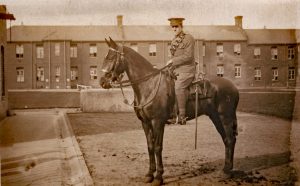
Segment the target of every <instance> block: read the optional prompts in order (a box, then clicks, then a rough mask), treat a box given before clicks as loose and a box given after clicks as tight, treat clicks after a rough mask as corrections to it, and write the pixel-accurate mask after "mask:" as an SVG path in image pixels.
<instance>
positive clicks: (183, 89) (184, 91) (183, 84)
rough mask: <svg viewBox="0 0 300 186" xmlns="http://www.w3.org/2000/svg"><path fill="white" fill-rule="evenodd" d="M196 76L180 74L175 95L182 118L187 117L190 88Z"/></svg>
mask: <svg viewBox="0 0 300 186" xmlns="http://www.w3.org/2000/svg"><path fill="white" fill-rule="evenodd" d="M194 76H195V75H194V74H193V73H179V75H178V76H177V80H176V81H175V94H176V99H177V104H178V110H179V116H180V117H185V108H186V101H187V97H188V94H189V91H188V87H189V85H190V84H191V83H192V81H193V80H194Z"/></svg>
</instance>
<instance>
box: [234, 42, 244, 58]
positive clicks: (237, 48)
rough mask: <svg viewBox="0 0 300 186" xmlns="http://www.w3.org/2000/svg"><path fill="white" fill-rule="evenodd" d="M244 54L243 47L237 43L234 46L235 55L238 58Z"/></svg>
mask: <svg viewBox="0 0 300 186" xmlns="http://www.w3.org/2000/svg"><path fill="white" fill-rule="evenodd" d="M241 52H242V46H241V43H235V44H234V45H233V53H234V54H235V55H237V56H239V55H241Z"/></svg>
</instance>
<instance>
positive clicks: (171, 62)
mask: <svg viewBox="0 0 300 186" xmlns="http://www.w3.org/2000/svg"><path fill="white" fill-rule="evenodd" d="M172 65H173V61H172V59H170V60H169V61H168V62H167V66H169V67H170V66H172Z"/></svg>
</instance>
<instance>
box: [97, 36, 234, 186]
mask: <svg viewBox="0 0 300 186" xmlns="http://www.w3.org/2000/svg"><path fill="white" fill-rule="evenodd" d="M105 41H106V43H107V44H108V47H109V51H108V53H107V55H106V57H105V59H104V61H103V67H102V71H103V72H104V73H105V74H104V76H103V77H102V78H101V81H100V84H101V86H102V87H103V88H111V83H112V82H117V83H118V82H119V83H120V81H121V78H122V77H123V75H122V74H123V73H126V74H127V76H128V81H127V83H130V85H131V86H132V88H133V91H134V110H135V113H136V115H137V117H138V118H139V119H140V120H141V122H142V126H143V129H144V132H145V135H146V139H147V145H148V153H149V160H150V166H149V171H148V173H147V174H146V176H145V182H148V183H149V182H152V184H153V185H161V184H162V183H163V178H162V175H163V172H164V168H163V162H162V150H163V135H164V127H165V123H166V122H167V120H168V119H169V117H170V114H171V113H172V111H173V108H174V104H175V91H174V80H173V79H172V78H171V77H170V76H169V74H168V73H167V72H165V71H163V70H158V69H156V68H153V66H152V64H151V63H149V62H148V61H147V60H146V59H145V58H144V57H142V56H141V55H140V54H138V53H137V52H135V51H134V50H132V49H131V48H129V47H125V46H123V47H122V46H118V45H117V44H116V43H115V42H114V41H113V40H112V39H111V38H110V41H107V40H106V39H105ZM125 82H126V81H123V83H125ZM200 86H201V87H205V88H202V89H201V90H203V91H202V92H204V93H203V94H201V96H199V99H198V105H199V107H198V111H197V113H198V116H200V115H201V114H205V115H208V116H209V118H210V119H211V120H212V122H213V123H214V125H215V127H216V129H217V131H218V132H219V134H220V135H221V137H222V140H223V142H224V145H225V165H224V169H223V170H224V172H225V173H229V172H230V171H231V170H232V168H233V156H234V147H235V142H236V135H237V132H236V129H237V118H236V108H237V104H238V101H239V93H238V90H237V89H236V87H235V86H234V85H233V84H232V83H231V82H230V81H228V80H226V79H224V78H216V79H213V80H203V81H201V83H200ZM187 115H188V117H189V119H193V118H195V97H194V96H193V95H192V94H191V95H190V97H189V99H188V103H187ZM155 171H156V176H155V178H154V173H155Z"/></svg>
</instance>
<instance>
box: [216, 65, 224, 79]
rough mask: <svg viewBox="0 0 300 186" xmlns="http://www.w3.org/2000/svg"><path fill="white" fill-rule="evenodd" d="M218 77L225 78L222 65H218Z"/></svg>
mask: <svg viewBox="0 0 300 186" xmlns="http://www.w3.org/2000/svg"><path fill="white" fill-rule="evenodd" d="M217 76H219V77H223V76H224V66H223V65H222V64H219V65H217Z"/></svg>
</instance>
